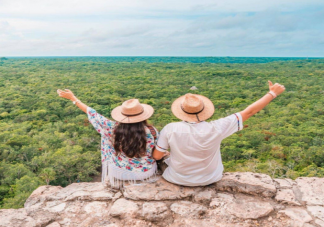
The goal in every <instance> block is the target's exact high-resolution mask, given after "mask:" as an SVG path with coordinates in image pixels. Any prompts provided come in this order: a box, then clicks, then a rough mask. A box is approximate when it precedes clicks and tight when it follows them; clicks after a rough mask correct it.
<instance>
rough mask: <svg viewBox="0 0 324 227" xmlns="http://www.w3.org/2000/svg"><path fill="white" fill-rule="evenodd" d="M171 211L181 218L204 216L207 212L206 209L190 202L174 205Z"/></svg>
mask: <svg viewBox="0 0 324 227" xmlns="http://www.w3.org/2000/svg"><path fill="white" fill-rule="evenodd" d="M170 209H171V210H172V211H173V212H174V213H176V214H179V215H181V216H203V215H204V214H205V213H206V211H207V208H206V207H204V206H202V205H200V204H196V203H192V202H189V201H180V202H177V203H173V204H172V205H171V207H170Z"/></svg>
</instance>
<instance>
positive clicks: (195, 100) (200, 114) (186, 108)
mask: <svg viewBox="0 0 324 227" xmlns="http://www.w3.org/2000/svg"><path fill="white" fill-rule="evenodd" d="M171 110H172V113H173V114H174V115H175V116H176V117H177V118H179V119H180V120H183V121H188V122H199V121H205V120H207V119H208V118H210V117H211V116H213V114H214V111H215V107H214V104H213V103H212V101H210V99H208V98H207V97H205V96H202V95H195V94H191V93H188V94H186V95H184V96H181V97H180V98H177V99H176V100H175V101H174V102H173V103H172V106H171Z"/></svg>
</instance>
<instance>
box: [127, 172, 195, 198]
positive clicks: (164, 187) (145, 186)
mask: <svg viewBox="0 0 324 227" xmlns="http://www.w3.org/2000/svg"><path fill="white" fill-rule="evenodd" d="M195 191H197V189H196V188H190V187H182V186H178V185H175V184H171V183H169V182H167V181H166V180H164V179H163V178H160V179H158V180H157V181H156V182H153V183H142V184H133V185H127V186H125V187H124V193H123V194H124V196H125V198H128V199H132V200H145V201H149V200H150V201H152V200H153V201H154V200H175V199H181V198H185V197H189V196H192V195H194V194H195Z"/></svg>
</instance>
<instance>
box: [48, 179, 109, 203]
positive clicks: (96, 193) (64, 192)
mask: <svg viewBox="0 0 324 227" xmlns="http://www.w3.org/2000/svg"><path fill="white" fill-rule="evenodd" d="M114 195H115V193H114V192H112V191H110V190H108V189H107V188H105V187H104V185H103V184H102V183H101V182H94V183H73V184H71V185H69V186H67V187H65V188H63V189H61V190H59V191H58V192H57V193H54V194H53V195H51V196H48V200H65V201H70V200H77V199H78V200H91V201H92V200H95V201H96V200H98V201H106V200H111V199H113V198H114Z"/></svg>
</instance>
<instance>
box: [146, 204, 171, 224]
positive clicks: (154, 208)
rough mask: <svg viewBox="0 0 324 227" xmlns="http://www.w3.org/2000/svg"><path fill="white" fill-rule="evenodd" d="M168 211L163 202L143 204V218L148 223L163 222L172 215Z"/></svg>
mask: <svg viewBox="0 0 324 227" xmlns="http://www.w3.org/2000/svg"><path fill="white" fill-rule="evenodd" d="M168 211H169V209H168V207H167V206H166V205H165V203H163V202H146V203H143V209H142V216H143V217H144V219H145V220H148V221H162V220H163V219H165V218H167V217H168V216H169V215H170V213H169V212H168Z"/></svg>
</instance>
